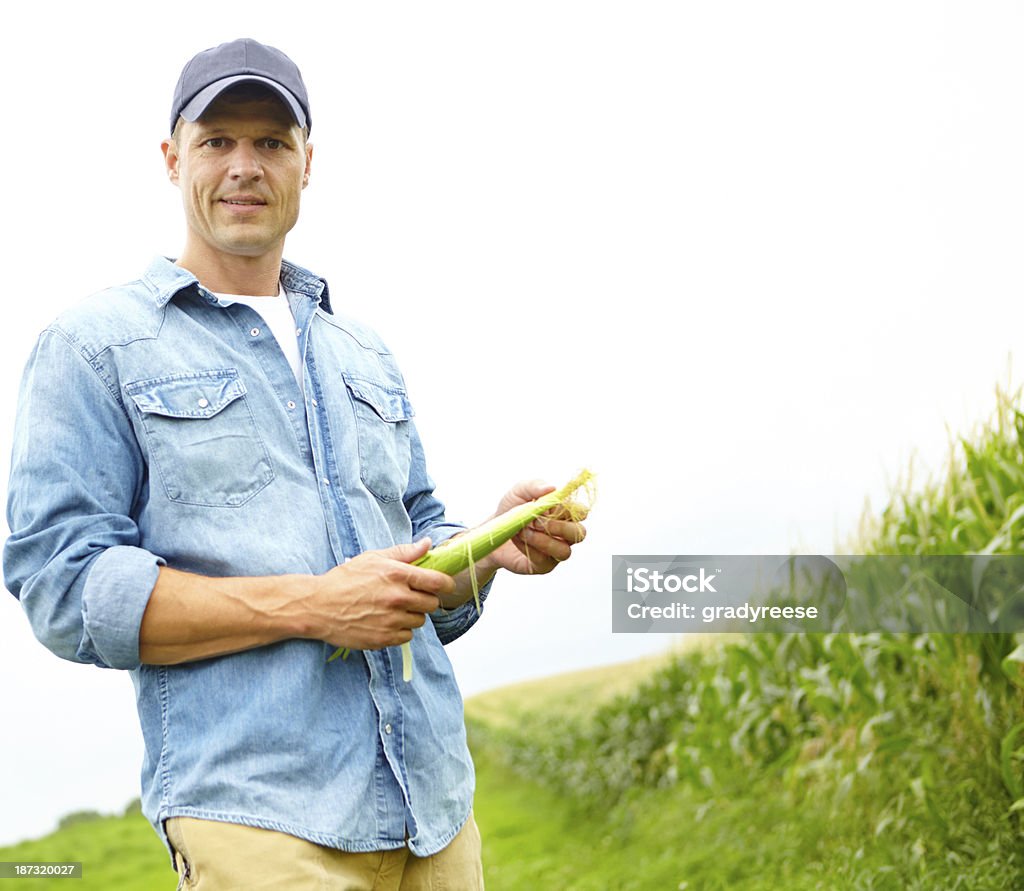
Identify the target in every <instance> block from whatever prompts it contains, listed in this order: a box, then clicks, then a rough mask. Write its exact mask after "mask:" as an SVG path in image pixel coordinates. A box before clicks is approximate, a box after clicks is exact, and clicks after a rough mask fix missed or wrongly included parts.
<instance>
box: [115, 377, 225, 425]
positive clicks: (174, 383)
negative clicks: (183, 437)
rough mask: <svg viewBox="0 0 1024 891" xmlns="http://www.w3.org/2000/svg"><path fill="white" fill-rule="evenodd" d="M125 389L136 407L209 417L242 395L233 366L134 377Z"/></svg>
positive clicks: (166, 413) (179, 415)
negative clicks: (137, 379) (184, 372)
mask: <svg viewBox="0 0 1024 891" xmlns="http://www.w3.org/2000/svg"><path fill="white" fill-rule="evenodd" d="M124 389H125V392H126V393H127V394H128V395H129V396H130V397H131V398H132V401H133V402H134V403H135V405H136V406H137V407H138V409H139V411H142V412H145V413H146V414H153V415H164V416H165V417H168V418H212V417H213V416H214V415H215V414H217V413H218V412H220V411H222V410H223V409H224V408H225V407H226V406H228V405H230V404H231V403H232V402H234V401H235V400H236V399H238V398H239V397H241V396H244V395H245V384H244V383H242V381H241V379H240V378H239V377H238V371H237V369H234V368H222V369H217V370H214V371H196V372H191V373H186V374H171V375H167V376H166V377H156V378H151V379H149V380H144V381H133V382H132V383H130V384H126V385H125V388H124Z"/></svg>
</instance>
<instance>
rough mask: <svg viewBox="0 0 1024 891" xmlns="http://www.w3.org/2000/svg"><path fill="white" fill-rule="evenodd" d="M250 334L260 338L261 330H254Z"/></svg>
mask: <svg viewBox="0 0 1024 891" xmlns="http://www.w3.org/2000/svg"><path fill="white" fill-rule="evenodd" d="M249 333H250V334H251V335H252V336H253V337H259V336H260V329H259V328H253V329H252V331H250V332H249Z"/></svg>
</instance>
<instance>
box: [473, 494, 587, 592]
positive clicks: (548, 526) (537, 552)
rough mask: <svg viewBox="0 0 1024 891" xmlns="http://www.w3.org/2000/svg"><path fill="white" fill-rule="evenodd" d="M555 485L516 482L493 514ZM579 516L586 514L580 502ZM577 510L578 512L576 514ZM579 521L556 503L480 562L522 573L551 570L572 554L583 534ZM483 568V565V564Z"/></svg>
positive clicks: (585, 532)
mask: <svg viewBox="0 0 1024 891" xmlns="http://www.w3.org/2000/svg"><path fill="white" fill-rule="evenodd" d="M554 491H555V487H554V486H549V485H547V484H546V483H544V482H543V481H542V480H525V481H523V482H520V483H516V485H514V486H513V487H512V488H511V489H509V491H508V492H506V493H505V495H504V496H502V499H501V501H499V502H498V509H497V510H496V511H495V512H494V516H498V515H500V514H503V513H505V511H507V510H511V509H512V508H513V507H518V506H519V505H520V504H525V503H526V502H527V501H536V500H537V499H538V498H540V497H541V496H542V495H547V494H548V492H554ZM578 507H579V514H582V516H581V517H580V519H585V518H586V513H587V512H586V509H585V508H584V507H583V506H582V505H579V506H578ZM579 514H578V515H579ZM586 535H587V530H586V529H585V528H584V526H583V523H582V522H578V521H576V520H573V519H571V517H570V515H569V512H568V511H567V510H566V509H565V508H564V507H556V508H553V509H552V510H550V511H548V512H547V513H546V514H542V515H541V516H540V517H538V518H537V519H536V520H534V521H533V522H532V523H530V525H529V526H527V527H526V528H525V529H523V531H522V532H520V533H519V534H518V535H516V536H515V537H514V538H512V539H511V540H510V541H508V542H506V543H505V544H503V545H502V546H501V547H500V548H498V549H497V550H495V551H493V552H491V554H489V555H488V556H487V557H484V558H483V559H482V560H481V561H480V563H481V564H487V563H488V562H490V564H493V566H494V567H495V568H496V569H507V570H508V571H509V572H515V573H518V574H521V575H527V574H531V573H544V572H551V570H552V569H554V568H555V567H556V566H557V565H558V564H559V563H562V562H564V561H566V560H568V559H569V557H570V556H572V546H573V545H575V544H579V543H580V542H581V541H583V539H584V538H586ZM482 568H483V567H482Z"/></svg>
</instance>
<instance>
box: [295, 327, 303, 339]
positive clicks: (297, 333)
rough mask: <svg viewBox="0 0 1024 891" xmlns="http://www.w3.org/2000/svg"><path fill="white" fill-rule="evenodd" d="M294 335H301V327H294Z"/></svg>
mask: <svg viewBox="0 0 1024 891" xmlns="http://www.w3.org/2000/svg"><path fill="white" fill-rule="evenodd" d="M295 336H296V337H302V329H301V328H296V329H295Z"/></svg>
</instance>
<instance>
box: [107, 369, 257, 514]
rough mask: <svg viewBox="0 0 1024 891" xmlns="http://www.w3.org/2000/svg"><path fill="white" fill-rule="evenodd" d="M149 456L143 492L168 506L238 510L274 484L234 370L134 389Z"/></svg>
mask: <svg viewBox="0 0 1024 891" xmlns="http://www.w3.org/2000/svg"><path fill="white" fill-rule="evenodd" d="M125 393H127V395H128V396H129V397H130V398H131V400H132V402H134V403H135V407H136V409H137V410H138V413H139V419H140V422H141V425H142V428H143V430H144V431H145V438H146V442H147V445H148V448H149V455H150V478H151V480H150V485H151V486H155V485H156V479H157V478H159V480H160V482H161V483H162V485H163V489H164V492H165V493H166V495H167V497H168V498H169V499H170V500H171V501H176V502H180V503H182V504H196V505H202V506H205V507H238V506H239V505H242V504H245V502H247V501H248V500H249V499H250V498H252V497H253V496H254V495H255V494H256V493H257V492H259V491H260V490H262V489H264V488H265V487H266V486H267V485H268V484H269V483H270V481H271V480H273V478H274V468H273V466H272V465H271V463H270V455H269V453H268V452H267V448H266V445H265V444H264V442H263V439H262V438H261V436H260V433H259V428H258V427H257V424H256V419H255V418H254V417H253V414H252V409H251V407H250V405H249V403H248V402H247V400H246V396H245V394H246V389H245V383H244V382H243V381H242V380H241V378H239V376H238V371H237V370H236V369H234V368H223V369H214V370H211V371H196V372H185V373H180V374H172V375H167V376H165V377H159V378H151V379H149V380H142V381H134V382H133V383H130V384H127V385H126V386H125Z"/></svg>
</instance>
